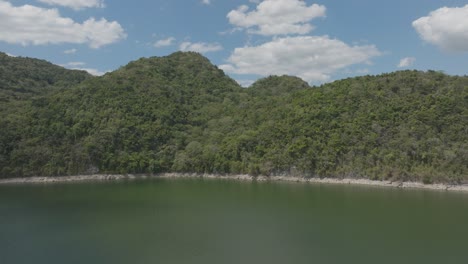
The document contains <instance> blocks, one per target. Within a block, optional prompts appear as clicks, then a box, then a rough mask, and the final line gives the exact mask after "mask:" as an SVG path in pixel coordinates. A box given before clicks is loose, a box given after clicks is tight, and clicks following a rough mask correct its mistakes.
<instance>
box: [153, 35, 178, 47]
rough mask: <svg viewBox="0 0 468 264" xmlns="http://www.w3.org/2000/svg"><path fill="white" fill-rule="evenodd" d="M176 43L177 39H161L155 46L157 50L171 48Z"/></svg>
mask: <svg viewBox="0 0 468 264" xmlns="http://www.w3.org/2000/svg"><path fill="white" fill-rule="evenodd" d="M174 41H175V38H173V37H169V38H166V39H160V40H158V41H156V42H155V43H154V46H155V47H156V48H161V47H167V46H171V45H172V44H173V43H174Z"/></svg>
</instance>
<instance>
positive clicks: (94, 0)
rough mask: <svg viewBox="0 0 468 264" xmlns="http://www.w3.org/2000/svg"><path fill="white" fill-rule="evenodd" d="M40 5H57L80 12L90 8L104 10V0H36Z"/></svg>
mask: <svg viewBox="0 0 468 264" xmlns="http://www.w3.org/2000/svg"><path fill="white" fill-rule="evenodd" d="M38 1H39V2H41V3H45V4H48V5H58V6H65V7H70V8H73V9H75V10H80V9H83V8H90V7H99V8H104V7H105V4H104V0H38Z"/></svg>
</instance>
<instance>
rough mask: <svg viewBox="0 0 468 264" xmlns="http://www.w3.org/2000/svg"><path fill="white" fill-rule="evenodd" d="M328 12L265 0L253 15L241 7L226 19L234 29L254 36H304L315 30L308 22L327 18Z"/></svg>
mask: <svg viewBox="0 0 468 264" xmlns="http://www.w3.org/2000/svg"><path fill="white" fill-rule="evenodd" d="M251 2H257V1H251ZM325 12H326V8H325V6H323V5H317V4H313V5H310V6H307V3H306V2H305V1H301V0H265V1H263V2H261V3H260V4H258V6H257V8H256V10H254V11H250V12H249V7H248V6H246V5H242V6H240V7H238V8H237V9H236V10H232V11H231V12H229V13H228V14H227V18H228V19H229V23H231V24H232V25H234V26H236V27H239V28H246V29H248V32H249V33H252V34H259V35H264V36H271V35H288V34H301V35H304V34H307V33H309V32H311V31H312V30H313V29H314V26H312V24H310V23H309V22H310V21H311V20H312V19H314V18H318V17H324V16H325Z"/></svg>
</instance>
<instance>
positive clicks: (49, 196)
mask: <svg viewBox="0 0 468 264" xmlns="http://www.w3.org/2000/svg"><path fill="white" fill-rule="evenodd" d="M0 263H2V264H10V263H35V264H37V263H47V264H51V263H67V264H71V263H77V264H78V263H79V264H82V263H83V264H84V263H86V264H90V263H99V264H105V263H132V264H133V263H141V264H146V263H164V264H166V263H203V264H208V263H217V264H221V263H256V264H259V263H268V264H271V263H360V264H362V263H373V264H374V263H412V264H414V263H424V264H427V263H468V194H466V193H449V192H442V191H428V190H399V189H392V188H382V187H363V186H347V185H321V184H296V183H278V182H272V183H269V182H258V183H256V182H253V183H252V182H240V181H230V180H203V179H176V180H173V179H151V180H142V181H128V182H126V181H122V182H106V183H103V182H100V183H78V184H49V185H4V186H0Z"/></svg>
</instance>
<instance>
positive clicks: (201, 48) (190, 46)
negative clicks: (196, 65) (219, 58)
mask: <svg viewBox="0 0 468 264" xmlns="http://www.w3.org/2000/svg"><path fill="white" fill-rule="evenodd" d="M179 49H180V50H181V51H196V52H200V53H207V52H214V51H220V50H222V49H223V47H222V46H221V45H220V44H219V43H204V42H197V43H192V42H188V41H187V42H183V43H182V44H180V46H179Z"/></svg>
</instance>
